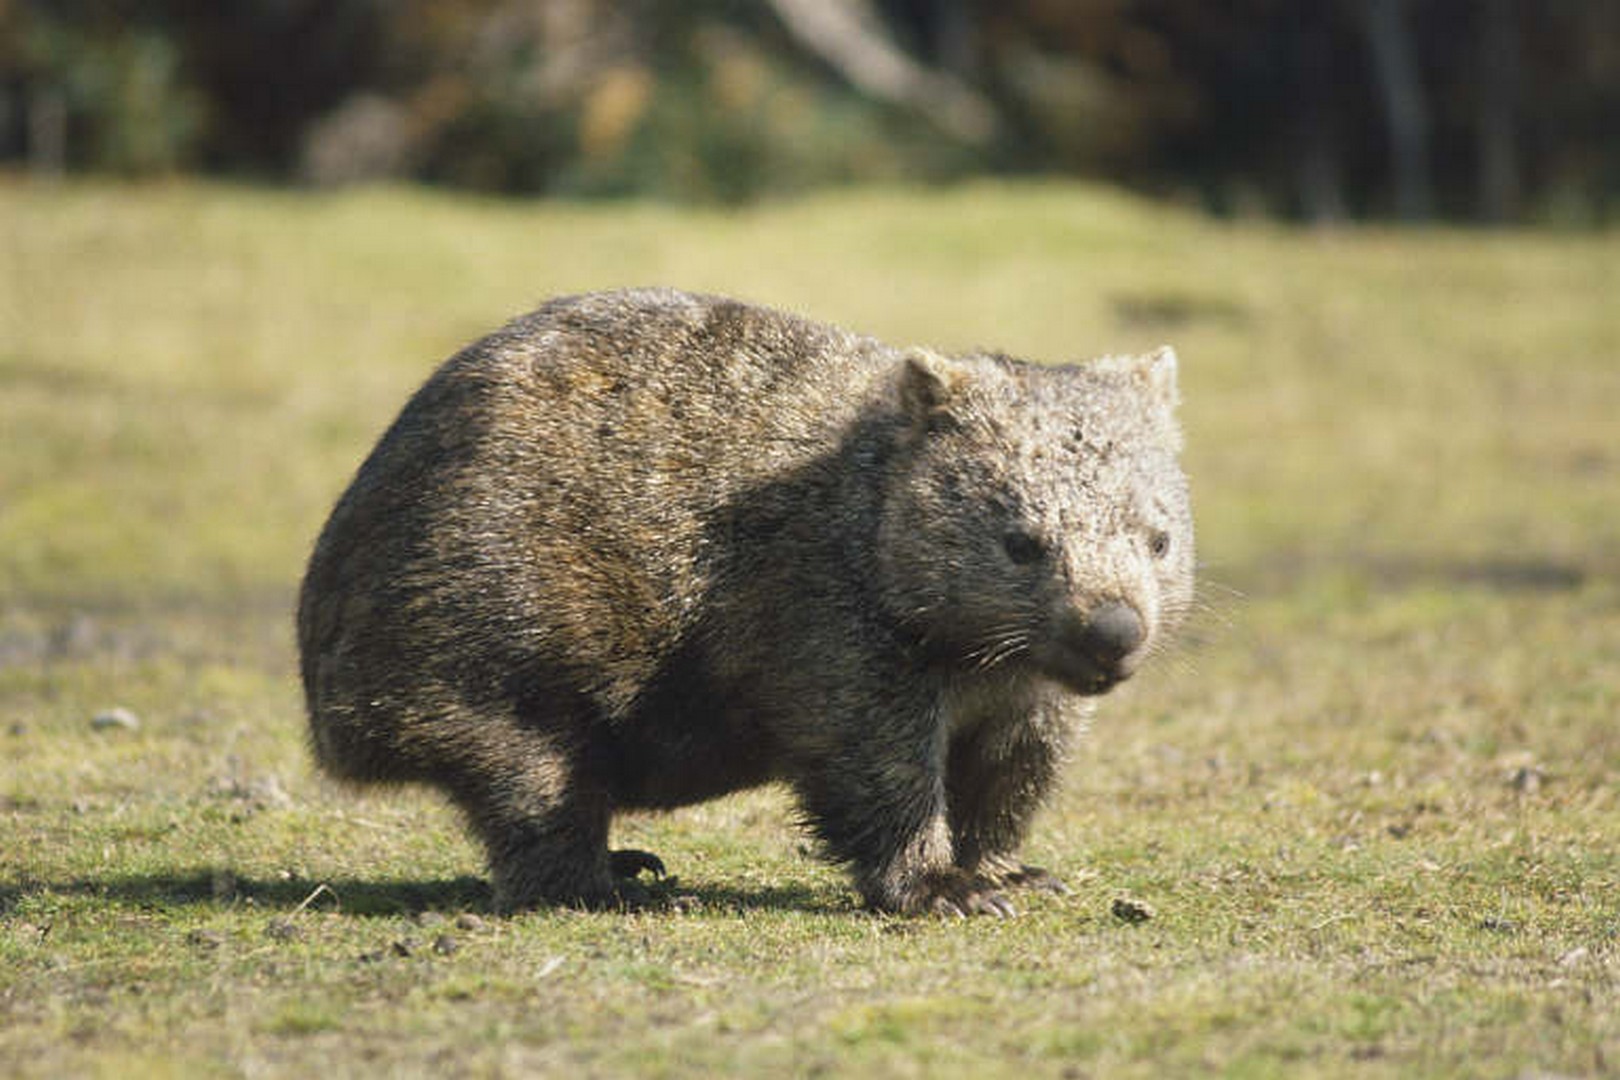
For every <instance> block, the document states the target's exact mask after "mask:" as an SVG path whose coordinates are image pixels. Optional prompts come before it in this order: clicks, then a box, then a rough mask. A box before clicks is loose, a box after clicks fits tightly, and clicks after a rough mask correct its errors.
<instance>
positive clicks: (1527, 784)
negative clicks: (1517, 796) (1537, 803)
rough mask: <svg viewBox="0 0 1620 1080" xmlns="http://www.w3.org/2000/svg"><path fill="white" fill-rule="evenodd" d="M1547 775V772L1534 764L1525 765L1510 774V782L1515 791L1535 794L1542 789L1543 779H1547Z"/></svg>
mask: <svg viewBox="0 0 1620 1080" xmlns="http://www.w3.org/2000/svg"><path fill="white" fill-rule="evenodd" d="M1546 775H1547V774H1546V773H1545V772H1543V771H1542V770H1541V769H1539V768H1537V767H1536V766H1534V765H1524V766H1521V767H1520V768H1517V769H1514V770H1513V772H1512V773H1511V774H1510V775H1509V776H1508V784H1509V785H1511V786H1512V788H1513V790H1514V791H1518V792H1522V793H1523V794H1525V795H1534V794H1535V793H1536V792H1538V791H1540V790H1541V781H1542V780H1543V779H1545V777H1546Z"/></svg>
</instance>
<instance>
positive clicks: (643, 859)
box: [608, 848, 668, 878]
mask: <svg viewBox="0 0 1620 1080" xmlns="http://www.w3.org/2000/svg"><path fill="white" fill-rule="evenodd" d="M608 868H609V869H610V870H612V871H613V876H614V877H616V878H633V877H636V876H637V875H639V874H640V873H641V872H642V871H643V870H646V871H648V872H650V873H651V874H652V876H653V877H660V878H661V877H666V876H667V875H668V871H666V870H665V869H664V860H663V859H660V858H659V857H658V856H656V855H654V854H653V853H652V852H650V851H637V850H636V849H635V848H619V849H618V850H617V851H610V852H608Z"/></svg>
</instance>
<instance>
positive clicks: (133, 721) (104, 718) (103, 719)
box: [90, 705, 141, 731]
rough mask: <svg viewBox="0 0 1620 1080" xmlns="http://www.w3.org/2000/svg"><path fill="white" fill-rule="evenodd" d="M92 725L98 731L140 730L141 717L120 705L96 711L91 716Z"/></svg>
mask: <svg viewBox="0 0 1620 1080" xmlns="http://www.w3.org/2000/svg"><path fill="white" fill-rule="evenodd" d="M90 726H91V727H92V728H94V729H95V730H96V731H139V730H140V728H141V719H140V717H138V716H136V715H135V714H134V713H132V712H130V711H129V710H128V709H126V708H124V707H123V706H122V705H119V706H116V707H114V708H111V709H103V710H102V711H101V712H98V713H96V715H94V716H92V717H91V718H90Z"/></svg>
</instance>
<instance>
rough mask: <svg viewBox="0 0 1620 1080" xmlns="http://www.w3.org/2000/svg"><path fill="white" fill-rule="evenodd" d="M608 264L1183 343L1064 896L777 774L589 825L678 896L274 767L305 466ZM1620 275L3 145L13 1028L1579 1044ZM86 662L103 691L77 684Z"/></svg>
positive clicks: (1065, 199) (1011, 218) (1608, 816)
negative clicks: (635, 201)
mask: <svg viewBox="0 0 1620 1080" xmlns="http://www.w3.org/2000/svg"><path fill="white" fill-rule="evenodd" d="M630 283H669V284H676V285H681V286H685V287H689V288H700V289H710V290H715V291H721V292H727V293H732V294H736V295H740V296H744V297H747V298H750V299H754V300H759V301H764V302H768V303H774V304H778V305H782V306H785V307H789V308H792V309H794V310H798V311H802V312H805V313H807V314H811V315H814V316H817V317H821V318H825V319H829V320H832V321H837V322H840V323H843V324H845V325H848V326H851V327H854V328H857V329H861V330H865V331H868V332H871V333H875V334H878V335H879V336H883V337H886V338H888V339H891V340H894V341H897V342H926V343H930V344H935V345H939V346H942V347H946V348H966V347H972V346H980V345H984V346H994V347H997V348H1002V349H1006V350H1008V351H1012V352H1016V353H1020V354H1023V355H1027V356H1032V357H1038V358H1046V359H1069V358H1076V357H1081V356H1086V355H1092V354H1096V353H1100V352H1106V351H1128V350H1135V349H1141V348H1146V347H1149V346H1152V345H1156V344H1159V343H1161V342H1170V343H1173V344H1174V345H1175V346H1176V348H1177V349H1178V351H1179V353H1180V355H1181V359H1182V372H1183V375H1182V378H1183V393H1184V396H1185V401H1186V403H1185V407H1184V413H1185V421H1186V425H1187V429H1188V436H1189V452H1188V468H1189V471H1190V472H1191V474H1192V478H1193V486H1194V494H1195V502H1196V506H1197V511H1198V517H1199V527H1200V546H1201V553H1202V556H1203V562H1204V577H1205V578H1206V587H1205V589H1204V594H1203V600H1204V603H1205V606H1206V610H1205V611H1204V612H1203V613H1202V614H1201V615H1200V617H1199V618H1198V619H1197V620H1196V621H1195V623H1194V625H1193V626H1192V627H1190V628H1189V631H1188V634H1187V643H1186V644H1185V645H1184V646H1183V647H1182V648H1181V649H1179V650H1178V651H1176V652H1175V653H1174V654H1172V655H1170V656H1168V657H1166V658H1165V659H1164V661H1163V662H1161V663H1160V664H1159V665H1158V666H1157V667H1156V668H1153V669H1151V670H1150V671H1149V672H1145V673H1144V674H1143V676H1142V677H1141V678H1140V679H1139V680H1137V681H1136V682H1134V683H1133V684H1131V685H1128V686H1127V687H1125V688H1123V689H1122V690H1121V691H1120V692H1118V693H1117V694H1116V695H1115V696H1114V698H1113V699H1111V700H1110V701H1108V702H1106V703H1105V704H1104V707H1103V709H1102V710H1101V712H1100V714H1099V717H1098V720H1097V723H1096V725H1095V728H1094V730H1093V732H1092V735H1091V737H1090V738H1089V740H1088V741H1087V742H1086V743H1085V744H1084V745H1083V746H1082V747H1081V749H1080V751H1079V752H1078V754H1077V755H1076V759H1075V761H1074V763H1073V766H1072V768H1071V770H1070V775H1069V777H1068V782H1067V784H1066V785H1065V787H1064V788H1063V791H1062V793H1061V795H1060V796H1059V797H1058V798H1057V800H1056V801H1055V803H1054V805H1053V806H1052V807H1051V808H1050V810H1049V812H1048V813H1047V814H1046V815H1045V816H1044V817H1043V818H1042V819H1041V822H1040V825H1039V827H1038V829H1037V831H1036V834H1035V836H1034V837H1033V838H1032V841H1031V850H1030V852H1029V854H1030V855H1031V857H1032V858H1033V859H1034V861H1037V862H1040V863H1043V864H1045V865H1049V866H1051V867H1053V868H1054V869H1055V870H1057V871H1059V872H1060V873H1061V874H1062V875H1064V876H1065V877H1066V878H1067V879H1068V880H1069V881H1070V882H1071V883H1072V884H1073V886H1074V893H1073V894H1072V895H1070V896H1067V897H1044V896H1043V897H1030V898H1027V899H1025V901H1024V904H1023V906H1024V908H1025V909H1026V910H1025V914H1024V915H1023V916H1022V917H1021V918H1020V919H1018V920H1016V921H1013V922H1011V923H995V922H986V921H974V922H969V923H965V924H962V923H944V922H930V921H921V922H904V921H894V920H888V919H879V918H874V917H871V916H868V915H865V914H863V913H861V912H860V911H859V910H858V907H857V905H856V902H855V899H854V897H853V894H852V893H851V891H850V889H849V887H848V885H847V883H846V882H845V880H844V879H843V878H842V877H841V876H840V875H839V874H838V873H837V872H835V871H834V870H832V869H830V868H828V867H825V866H823V865H821V864H819V863H817V862H815V861H814V860H813V859H811V858H810V857H809V856H808V855H807V853H806V848H805V845H804V838H803V836H802V835H801V834H800V833H798V832H797V831H795V830H794V828H793V827H792V825H791V807H790V806H789V805H788V804H787V801H786V800H785V799H784V798H783V797H782V796H781V794H780V793H779V792H774V791H767V792H761V793H754V794H749V795H745V796H740V797H737V798H732V799H727V800H723V801H720V802H717V803H713V804H710V805H707V806H703V807H697V808H693V809H691V810H687V811H682V812H680V813H678V814H674V815H667V816H641V817H633V818H630V819H628V820H626V821H625V822H623V823H622V824H621V827H620V839H621V840H622V841H623V842H624V843H627V844H630V845H632V846H639V847H647V848H651V849H653V850H657V851H659V852H660V853H661V854H662V855H663V856H664V857H665V859H666V861H667V862H668V863H669V865H670V867H671V869H672V870H673V871H674V872H675V873H676V874H677V875H678V877H679V882H678V884H676V885H675V886H673V887H672V888H671V890H670V896H671V897H672V900H671V904H670V909H669V910H665V911H656V912H648V913H641V914H635V915H609V914H593V915H584V914H576V913H567V912H560V913H539V914H534V915H527V916H523V917H520V918H516V919H511V920H501V919H496V918H494V917H492V916H490V915H489V914H488V913H487V911H485V910H484V905H485V903H486V899H485V894H484V891H483V886H482V884H481V883H480V882H479V880H478V876H479V875H480V874H481V872H482V870H481V867H480V866H479V863H478V856H477V852H476V850H475V849H474V848H473V846H472V845H470V844H469V843H468V842H467V841H466V840H465V839H464V838H463V836H462V835H461V833H460V831H459V829H458V826H457V823H456V821H455V818H454V816H453V815H452V814H451V813H450V812H449V811H448V810H447V809H446V808H445V807H444V806H443V805H442V804H440V803H439V802H438V801H436V800H435V799H434V798H433V797H432V796H429V795H425V794H421V793H414V792H393V793H380V794H371V795H356V794H354V793H351V792H347V791H343V790H340V789H338V788H336V787H334V786H332V785H330V784H329V783H327V782H325V781H323V780H321V779H319V778H318V777H317V776H315V775H314V774H313V772H312V771H311V768H310V766H309V764H308V760H307V755H306V754H305V751H304V747H303V734H302V721H301V716H300V711H299V710H300V700H299V695H298V689H297V685H296V679H295V675H294V669H293V654H292V642H291V627H290V612H291V605H292V596H293V589H294V587H295V584H296V581H297V578H298V575H299V573H300V570H301V567H302V560H303V558H304V557H305V554H306V552H307V550H308V546H309V544H310V542H311V540H312V538H313V536H314V534H315V531H316V530H317V529H318V527H319V525H320V522H321V520H322V518H323V516H324V514H325V513H326V511H327V509H328V507H329V506H330V503H331V500H332V499H333V498H334V497H335V496H336V494H337V493H338V491H339V490H341V488H342V486H343V485H344V484H345V483H346V482H347V479H348V476H349V474H350V473H351V471H352V470H353V468H354V466H355V465H356V464H357V463H358V461H359V459H360V457H361V455H362V454H363V453H364V451H365V450H366V449H367V447H368V446H369V444H370V442H371V441H372V440H373V439H374V438H375V437H376V435H377V433H378V432H379V431H380V430H381V428H382V426H383V425H384V424H385V423H386V422H387V420H388V419H389V418H390V417H391V415H392V414H393V412H394V411H395V410H397V408H398V407H399V405H400V404H401V403H402V401H403V400H404V397H405V395H406V394H407V393H409V391H410V389H411V388H412V387H413V386H414V385H415V384H416V383H417V382H419V381H420V380H421V379H422V378H423V377H424V376H425V374H426V373H427V372H428V371H429V370H430V369H431V367H432V366H433V365H434V364H435V363H437V362H438V361H439V360H440V359H442V358H443V357H444V356H445V355H447V354H448V353H449V352H450V351H452V350H454V349H455V348H457V347H458V346H459V345H461V344H463V343H464V342H466V341H467V340H468V339H470V338H471V337H473V336H475V335H476V334H478V333H480V332H482V331H483V330H486V329H489V328H491V327H493V326H495V325H496V324H498V323H499V322H500V321H502V320H503V319H505V318H506V317H508V316H510V315H513V314H516V313H518V312H520V311H522V310H525V309H526V308H528V307H530V306H532V305H533V304H534V303H536V302H537V301H539V300H540V299H542V298H544V297H545V296H547V295H550V294H554V293H558V292H569V291H578V290H582V289H587V288H595V287H602V286H608V285H617V284H630ZM1616 295H1620V240H1617V239H1616V238H1614V237H1612V236H1589V237H1579V236H1567V235H1561V236H1551V235H1541V234H1536V233H1502V234H1468V233H1459V232H1447V231H1429V232H1412V233H1402V232H1393V231H1371V230H1369V231H1360V230H1355V231H1345V232H1334V233H1325V234H1316V233H1300V232H1296V231H1291V230H1283V229H1279V228H1275V227H1271V226H1265V225H1249V224H1241V225H1232V224H1220V223H1214V222H1210V221H1208V220H1205V219H1201V218H1198V217H1196V216H1193V215H1190V214H1187V213H1184V212H1182V211H1179V210H1176V209H1174V208H1166V207H1162V206H1157V205H1152V204H1148V203H1143V202H1139V201H1136V200H1132V199H1129V198H1126V197H1124V196H1121V195H1119V194H1116V193H1112V192H1108V191H1105V190H1099V189H1093V188H1087V187H1076V186H1064V185H1035V186H997V185H970V186H964V187H960V188H954V189H947V190H940V191H932V192H920V191H909V190H906V191H898V190H897V191H883V190H869V191H855V192H848V193H843V194H836V195H825V196H819V197H817V198H814V199H809V200H805V201H803V202H795V203H787V204H782V205H774V206H766V207H763V208H759V209H754V210H750V211H748V212H746V213H742V214H737V215H722V214H716V213H707V212H704V213H694V212H689V211H678V210H673V209H666V208H661V207H657V206H642V205H630V206H623V205H612V204H602V205H591V206H573V205H563V204H545V203H538V204H536V203H520V202H502V201H477V200H465V199H457V198H452V197H448V196H443V195H437V194H433V193H428V192H422V191H415V190H377V191H369V192H359V193H354V194H347V195H338V196H319V197H316V196H307V195H295V194H287V193H269V192H262V191H252V190H239V189H232V188H224V187H199V186H191V185H184V184H181V185H173V186H157V187H149V188H124V187H109V186H100V185H91V186H78V185H68V186H65V187H60V188H53V189H41V188H33V187H29V186H26V185H23V184H18V183H13V184H9V185H0V1071H3V1072H6V1073H8V1074H17V1075H38V1076H57V1075H72V1074H91V1075H96V1074H105V1075H120V1076H123V1075H167V1074H170V1073H175V1072H178V1073H181V1074H194V1073H202V1074H209V1073H220V1074H227V1075H234V1074H241V1073H256V1072H257V1073H270V1074H277V1075H279V1074H291V1073H307V1072H310V1071H312V1070H328V1071H335V1072H337V1073H340V1074H349V1073H370V1072H385V1073H394V1074H403V1075H429V1074H431V1075H443V1074H445V1073H447V1072H449V1073H458V1074H468V1075H514V1076H515V1075H533V1074H547V1073H553V1072H561V1071H563V1070H572V1071H574V1072H579V1073H582V1074H584V1075H611V1074H628V1073H647V1074H654V1075H671V1076H688V1075H690V1076H698V1075H711V1074H714V1073H762V1074H763V1073H780V1072H792V1073H812V1072H817V1071H821V1072H826V1073H829V1074H833V1075H852V1074H856V1073H863V1072H864V1073H866V1074H871V1075H879V1074H882V1075H960V1076H969V1075H972V1076H981V1075H1014V1074H1020V1075H1022V1074H1030V1073H1033V1074H1035V1075H1064V1074H1065V1072H1066V1070H1074V1071H1075V1072H1074V1074H1077V1075H1090V1074H1096V1075H1109V1076H1161V1075H1165V1074H1167V1073H1174V1072H1183V1073H1185V1072H1191V1071H1215V1072H1227V1073H1231V1074H1234V1075H1290V1076H1293V1075H1342V1074H1344V1073H1346V1072H1356V1073H1358V1074H1362V1075H1388V1076H1410V1075H1422V1074H1429V1075H1458V1076H1462V1075H1468V1076H1473V1075H1480V1074H1485V1075H1502V1076H1518V1075H1522V1074H1533V1073H1538V1072H1545V1073H1554V1074H1569V1075H1586V1074H1600V1073H1603V1072H1605V1071H1611V1070H1613V1069H1614V1068H1615V1067H1616V1066H1615V1064H1614V1063H1615V1062H1616V1061H1620V1022H1617V1021H1616V1019H1615V1016H1616V1015H1617V1012H1616V1009H1615V1007H1614V1003H1615V1002H1616V1000H1620V995H1617V990H1620V986H1617V983H1620V944H1617V932H1620V726H1617V725H1616V722H1615V721H1616V718H1617V717H1620V585H1617V581H1620V557H1617V556H1616V554H1615V553H1616V552H1617V551H1620V513H1617V512H1616V506H1617V503H1616V498H1617V495H1620V440H1617V439H1616V437H1615V434H1614V432H1615V427H1614V417H1615V416H1617V415H1620V317H1617V316H1616V314H1615V307H1614V300H1613V298H1614V297H1615V296H1616ZM112 705H123V706H125V707H127V708H129V709H131V710H133V711H134V712H135V713H136V714H137V715H138V716H139V717H140V719H141V726H140V728H139V730H136V731H124V730H117V729H111V730H93V729H92V728H91V725H90V718H91V717H92V716H93V715H94V714H95V713H96V712H97V711H99V710H101V709H104V708H107V707H109V706H112ZM318 886H325V888H324V889H318V888H317V887H318ZM1121 894H1129V895H1130V896H1132V897H1134V898H1137V899H1138V900H1140V901H1141V902H1143V903H1145V904H1147V905H1149V906H1150V907H1151V908H1152V909H1153V911H1154V913H1155V914H1154V917H1153V918H1152V919H1150V920H1148V921H1146V922H1144V923H1141V924H1138V925H1127V924H1126V923H1123V922H1121V921H1119V920H1117V919H1115V918H1114V917H1113V916H1112V915H1111V914H1110V905H1111V902H1112V900H1113V899H1114V898H1115V897H1116V896H1119V895H1121ZM467 915H472V916H476V918H475V919H461V921H459V922H458V919H459V918H461V917H462V916H467ZM440 939H448V940H449V942H450V944H448V945H444V944H442V943H441V940H440Z"/></svg>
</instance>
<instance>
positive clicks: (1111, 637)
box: [1075, 602, 1146, 666]
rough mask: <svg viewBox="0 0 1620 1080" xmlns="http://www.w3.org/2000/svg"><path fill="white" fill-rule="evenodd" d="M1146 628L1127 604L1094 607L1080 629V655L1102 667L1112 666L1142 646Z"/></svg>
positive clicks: (1139, 617) (1139, 616) (1140, 617)
mask: <svg viewBox="0 0 1620 1080" xmlns="http://www.w3.org/2000/svg"><path fill="white" fill-rule="evenodd" d="M1145 636H1146V628H1145V627H1143V625H1142V616H1141V615H1139V614H1137V611H1136V609H1135V608H1134V607H1132V606H1131V605H1129V604H1122V603H1118V602H1115V603H1109V604H1103V605H1102V606H1101V607H1098V608H1097V609H1095V610H1094V611H1092V612H1091V614H1090V615H1089V616H1088V617H1087V618H1086V620H1085V622H1084V623H1083V624H1082V625H1081V626H1080V635H1079V640H1077V641H1076V642H1075V644H1076V645H1077V646H1078V647H1079V649H1080V651H1081V652H1083V653H1085V654H1086V655H1087V656H1089V657H1090V658H1091V659H1092V660H1094V661H1096V662H1097V663H1099V664H1101V665H1103V666H1112V665H1114V664H1117V663H1119V662H1120V661H1121V660H1123V659H1125V657H1127V656H1129V655H1130V654H1131V653H1133V652H1135V651H1136V650H1137V649H1138V648H1140V647H1141V645H1142V639H1143V637H1145Z"/></svg>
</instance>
